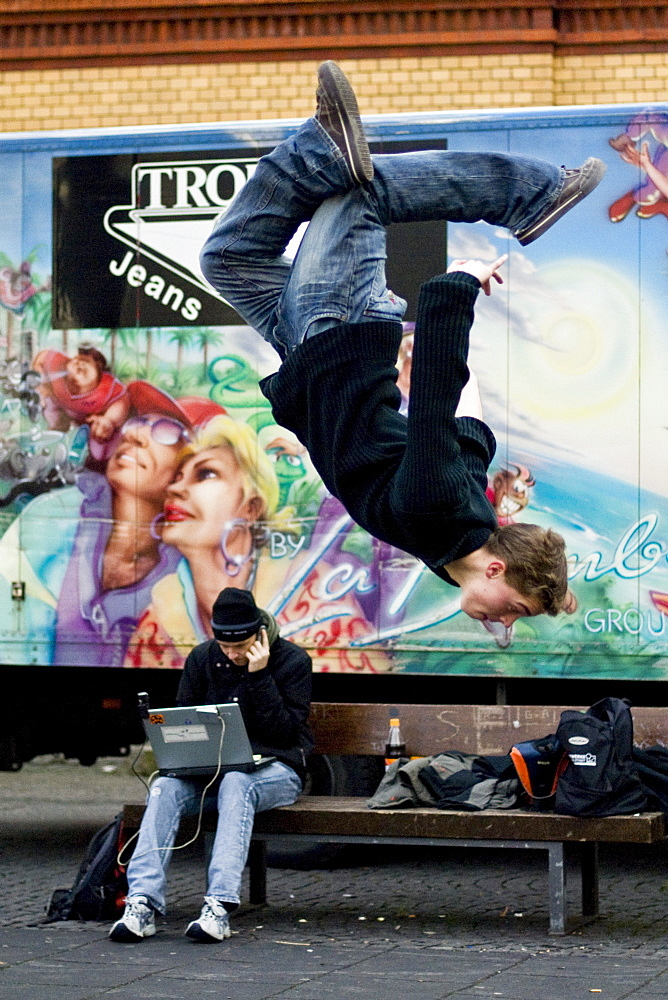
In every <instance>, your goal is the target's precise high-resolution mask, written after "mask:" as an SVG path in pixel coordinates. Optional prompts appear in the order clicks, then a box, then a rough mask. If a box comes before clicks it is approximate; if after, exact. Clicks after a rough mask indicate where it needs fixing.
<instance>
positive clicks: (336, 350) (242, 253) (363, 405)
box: [201, 62, 605, 628]
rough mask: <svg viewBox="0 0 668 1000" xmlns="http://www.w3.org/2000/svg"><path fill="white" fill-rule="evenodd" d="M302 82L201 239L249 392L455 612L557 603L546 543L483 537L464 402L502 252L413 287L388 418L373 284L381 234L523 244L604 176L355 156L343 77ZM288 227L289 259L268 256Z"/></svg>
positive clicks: (378, 293) (388, 335) (484, 441)
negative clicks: (270, 363)
mask: <svg viewBox="0 0 668 1000" xmlns="http://www.w3.org/2000/svg"><path fill="white" fill-rule="evenodd" d="M318 76H319V87H318V91H317V110H316V113H315V116H314V117H313V118H311V119H309V120H308V121H307V122H305V123H304V124H303V125H302V126H301V127H300V128H299V129H298V130H297V132H296V133H295V134H294V135H292V136H290V137H289V138H288V139H286V140H285V141H284V142H282V143H280V144H279V145H278V146H277V147H276V148H275V149H274V150H273V152H272V153H270V154H269V155H268V156H265V157H263V158H262V159H261V160H260V161H259V163H258V166H257V169H256V171H255V174H254V175H253V177H252V178H251V179H250V180H249V181H248V183H247V184H246V186H245V187H244V188H243V189H242V190H241V191H240V192H239V194H238V195H237V197H236V198H235V200H234V201H233V202H232V204H231V205H230V207H229V209H228V210H227V211H226V212H225V213H224V214H223V215H222V216H221V218H220V219H219V220H218V222H217V224H216V226H215V228H214V231H213V233H212V234H211V236H210V237H209V239H208V240H207V242H206V244H205V246H204V248H203V251H202V256H201V264H202V270H203V272H204V274H205V275H206V277H207V278H208V280H209V281H210V282H211V284H212V285H213V286H214V287H215V288H216V289H217V290H218V291H219V292H220V293H221V294H222V295H223V296H224V297H225V298H226V299H227V301H228V302H230V303H231V304H232V305H233V306H234V308H235V309H236V310H237V311H238V312H239V313H240V314H241V316H242V317H243V318H244V319H245V321H246V322H247V323H248V324H249V325H250V326H253V327H254V328H255V329H256V330H257V331H258V333H260V334H261V336H262V337H264V339H265V340H267V341H268V342H269V343H270V344H272V345H273V346H274V347H275V348H276V350H277V351H278V353H279V355H280V356H281V358H282V362H283V363H282V365H281V367H280V369H279V371H278V372H277V373H276V374H274V375H272V376H269V377H268V378H266V379H264V380H263V382H262V383H261V386H262V391H263V393H264V395H265V396H266V397H267V398H268V399H269V400H270V402H271V404H272V407H273V412H274V416H275V418H276V420H277V421H278V423H280V424H281V425H282V426H284V427H287V428H288V429H290V430H292V431H293V432H294V433H295V434H296V435H297V437H298V438H299V440H300V441H301V442H302V443H303V444H304V445H305V446H306V448H307V449H308V450H309V453H310V455H311V459H312V461H313V464H314V466H315V468H316V469H317V471H318V473H319V474H320V476H321V477H322V480H323V482H324V484H325V486H326V487H327V489H328V490H329V491H330V492H331V493H332V494H333V495H334V496H336V497H338V499H339V500H340V501H341V502H342V503H343V504H344V506H345V507H346V509H347V510H348V512H349V513H350V515H351V516H352V517H353V518H354V520H355V521H356V522H357V523H358V524H359V525H361V526H362V527H363V528H365V529H366V530H367V531H369V532H370V533H371V534H372V535H374V536H376V537H377V538H379V539H381V540H383V541H386V542H389V543H390V544H392V545H395V546H397V547H398V548H401V549H403V550H404V551H405V552H409V553H411V554H412V555H414V556H416V557H417V558H418V559H421V560H422V561H423V562H424V563H425V564H426V565H427V566H428V567H429V569H431V570H433V572H435V573H436V574H437V575H438V576H439V577H441V578H442V579H444V580H446V581H447V582H449V583H451V584H454V585H456V586H460V587H461V590H462V600H461V607H462V610H463V611H464V612H465V613H466V614H467V615H469V616H470V617H471V618H475V619H477V620H479V621H482V622H501V623H502V624H503V625H505V626H506V627H507V628H508V627H510V626H511V625H512V624H513V622H514V621H516V619H517V618H520V617H523V616H530V615H538V614H542V613H545V614H549V615H556V614H558V612H559V611H561V610H568V611H570V610H574V606H575V602H574V598H573V597H572V595H571V594H570V592H569V591H568V587H567V576H566V559H565V553H564V541H563V539H562V538H561V536H560V535H558V534H557V533H556V532H553V531H551V530H545V529H543V528H541V527H539V526H537V525H531V524H512V525H505V526H503V527H499V525H498V523H497V520H496V517H495V514H494V511H493V509H492V507H491V505H490V503H489V501H488V499H487V497H486V496H485V490H486V487H487V468H488V466H489V464H490V462H491V460H492V458H493V455H494V451H495V440H494V436H493V434H492V432H491V430H490V429H489V427H487V425H486V424H485V423H483V422H482V420H481V419H480V415H478V416H476V415H475V413H473V411H472V408H470V407H469V406H467V405H466V399H467V395H468V394H469V393H470V391H471V387H470V386H469V387H468V388H467V389H465V387H466V386H467V382H468V381H469V371H468V368H467V356H468V347H469V332H470V329H471V325H472V323H473V318H474V312H473V310H474V303H475V300H476V298H477V295H478V293H479V291H480V289H481V288H483V289H484V291H485V293H486V294H489V292H490V284H491V281H492V279H495V280H496V281H501V278H500V276H499V275H498V273H497V272H498V269H499V267H500V266H501V264H502V263H503V262H504V261H505V259H506V258H505V257H502V258H499V259H498V260H496V261H494V263H493V264H486V263H483V262H481V261H456V262H455V264H454V265H453V266H452V267H451V269H450V271H449V273H447V274H441V275H437V276H436V277H434V278H432V279H431V280H430V281H427V282H426V283H425V284H424V285H423V286H422V288H421V291H420V296H419V301H418V310H417V319H416V326H415V342H414V352H413V361H412V374H411V396H410V403H409V408H408V414H407V415H406V416H403V415H402V414H400V413H399V412H398V411H399V406H400V404H401V395H400V392H399V390H398V388H397V386H396V379H397V369H396V367H395V364H396V358H397V352H398V347H399V343H400V340H401V334H402V327H401V322H400V321H401V318H402V316H403V314H404V311H405V309H406V303H405V302H404V301H403V300H402V299H400V298H399V297H398V296H396V295H394V294H393V293H392V292H391V291H390V290H389V289H388V288H387V286H386V283H385V266H384V265H385V256H386V252H385V248H386V236H385V229H386V226H388V225H389V224H390V223H394V222H412V221H426V220H430V219H448V220H450V221H454V222H476V221H478V220H480V219H483V220H484V221H486V222H489V223H492V224H494V225H497V226H503V227H505V228H507V229H509V230H510V231H511V232H512V233H513V234H514V235H515V236H516V237H517V239H518V240H519V242H520V243H521V244H522V245H526V244H528V243H531V242H532V241H533V240H535V239H537V238H538V236H540V235H542V233H543V232H545V231H546V230H547V229H548V228H549V227H550V226H551V225H553V224H554V222H556V221H557V220H558V219H559V218H560V217H561V216H562V215H563V214H564V213H565V212H567V211H568V210H569V209H570V208H572V207H573V206H574V205H576V204H577V203H578V202H579V201H581V200H582V198H584V197H585V196H586V195H587V194H589V193H590V191H592V190H593V189H594V187H595V186H596V185H597V184H598V182H599V181H600V179H601V177H602V176H603V173H604V171H605V167H604V165H603V163H602V162H601V161H600V160H597V159H594V158H590V159H589V160H587V161H586V162H585V163H584V164H583V166H582V167H580V168H578V169H576V170H565V169H564V168H563V167H562V168H557V167H554V166H552V165H551V164H549V163H545V162H543V161H540V160H534V159H530V158H528V157H519V156H509V155H505V154H500V153H460V152H450V151H441V150H435V151H427V152H418V153H395V154H389V155H379V156H374V157H373V158H372V157H371V155H370V153H369V148H368V145H367V142H366V138H365V136H364V131H363V128H362V124H361V120H360V117H359V113H358V109H357V102H356V99H355V95H354V93H353V91H352V88H351V87H350V84H349V83H348V81H347V80H346V78H345V76H344V75H343V73H342V72H341V70H340V69H339V68H338V66H336V65H335V64H334V63H331V62H328V63H324V64H323V65H322V66H321V67H320V69H319V71H318ZM305 221H309V223H310V224H309V226H308V228H307V229H306V232H305V235H304V237H303V239H302V242H301V244H300V247H299V250H298V252H297V255H296V257H295V259H294V261H291V260H290V259H289V258H288V257H286V256H285V255H284V252H285V249H286V247H287V245H288V243H289V242H290V240H291V239H292V237H293V235H294V234H295V232H296V230H297V228H298V227H299V226H300V225H301V223H303V222H305ZM462 393H464V394H463V396H462ZM460 400H461V403H460ZM464 411H466V412H464ZM470 414H473V415H470Z"/></svg>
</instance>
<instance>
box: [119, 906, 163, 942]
mask: <svg viewBox="0 0 668 1000" xmlns="http://www.w3.org/2000/svg"><path fill="white" fill-rule="evenodd" d="M153 934H155V910H154V909H153V907H152V906H151V905H150V903H149V901H148V899H147V898H146V896H128V898H127V899H126V900H125V911H124V913H123V916H122V917H121V919H120V920H117V921H116V923H115V924H114V925H113V927H112V928H111V930H110V931H109V937H110V938H111V940H112V941H120V942H122V943H130V942H132V941H141V940H142V939H143V938H146V937H152V936H153Z"/></svg>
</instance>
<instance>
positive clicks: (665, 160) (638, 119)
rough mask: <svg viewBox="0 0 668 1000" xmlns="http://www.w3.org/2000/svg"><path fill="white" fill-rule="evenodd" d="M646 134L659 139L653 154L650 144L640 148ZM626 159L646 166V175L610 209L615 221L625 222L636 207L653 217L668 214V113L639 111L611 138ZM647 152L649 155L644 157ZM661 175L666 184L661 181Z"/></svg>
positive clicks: (644, 216) (642, 214) (640, 213)
mask: <svg viewBox="0 0 668 1000" xmlns="http://www.w3.org/2000/svg"><path fill="white" fill-rule="evenodd" d="M645 136H651V137H652V138H653V139H654V140H655V141H656V143H657V146H656V149H655V151H654V154H653V156H652V157H651V158H650V157H649V155H648V153H649V150H648V147H647V144H646V143H643V147H644V148H639V147H638V143H639V142H640V140H641V139H643V138H644V137H645ZM608 141H609V143H610V145H611V146H612V148H613V149H615V150H616V151H617V152H618V153H619V155H620V156H621V158H622V160H624V162H625V163H630V164H631V165H632V166H634V167H641V168H642V169H643V170H645V173H646V178H645V180H644V181H643V182H642V183H641V184H638V185H637V186H636V187H634V188H632V189H631V190H630V191H627V192H626V194H623V195H622V196H621V198H618V199H617V201H615V202H613V204H612V205H611V206H610V208H609V209H608V214H609V216H610V221H611V222H621V221H622V220H623V219H625V218H626V216H627V215H628V214H629V212H631V211H632V209H634V208H635V209H636V215H637V216H638V218H640V219H651V218H653V217H654V216H655V215H663V216H665V217H666V218H668V195H667V194H666V190H668V115H666V114H663V113H661V112H655V111H647V112H643V113H641V114H639V115H635V116H634V117H633V118H632V119H631V121H630V122H629V124H628V125H627V126H626V130H625V131H624V132H622V134H621V135H618V136H616V137H614V138H612V139H610V140H608ZM643 153H644V155H645V159H644V161H643ZM661 179H663V181H664V185H662V184H661ZM657 180H658V183H657Z"/></svg>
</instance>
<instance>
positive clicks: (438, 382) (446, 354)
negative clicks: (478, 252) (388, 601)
mask: <svg viewBox="0 0 668 1000" xmlns="http://www.w3.org/2000/svg"><path fill="white" fill-rule="evenodd" d="M479 290H480V282H479V281H478V279H477V278H475V277H473V276H472V275H469V274H466V273H464V272H455V273H453V274H447V275H438V276H437V277H435V278H432V279H431V280H430V281H428V282H426V283H425V284H424V285H423V286H422V288H421V290H420V298H419V302H418V313H417V319H416V324H415V341H414V347H413V361H412V369H411V392H410V401H409V407H408V414H407V416H403V415H402V414H400V413H399V412H398V410H399V406H400V400H401V396H400V393H399V390H398V389H397V386H396V380H397V369H396V358H397V353H398V349H399V344H400V340H401V333H402V328H401V324H399V323H394V322H390V321H383V322H380V321H379V322H370V323H359V324H342V325H340V326H337V327H334V328H333V329H332V330H328V331H326V332H325V333H321V334H318V335H317V336H315V337H312V338H310V339H309V340H306V341H305V342H304V343H303V344H301V345H300V346H299V347H298V348H296V350H294V351H293V352H292V353H290V354H289V355H288V357H287V358H286V360H285V361H284V362H283V364H282V365H281V368H280V369H279V371H278V372H277V373H276V374H275V375H271V376H269V377H268V378H266V379H263V381H262V382H261V387H262V391H263V393H264V395H265V396H266V397H267V398H268V399H269V401H270V402H271V404H272V408H273V412H274V416H275V417H276V420H277V421H278V422H279V423H280V424H282V425H283V426H284V427H287V428H288V429H289V430H292V431H293V432H294V433H295V434H296V435H297V437H298V438H299V440H300V441H301V442H302V443H303V444H304V445H305V446H306V448H307V449H308V451H309V454H310V456H311V460H312V461H313V464H314V465H315V467H316V469H317V470H318V472H319V474H320V476H321V477H322V479H323V482H324V483H325V485H326V487H327V489H328V490H329V491H330V492H331V493H333V494H334V496H336V497H338V499H339V500H340V501H341V502H342V503H343V504H344V506H345V507H346V509H347V510H348V512H349V513H350V515H351V517H353V518H354V520H355V521H357V523H358V524H360V525H361V526H362V527H363V528H365V529H366V530H367V531H369V532H370V533H371V534H372V535H375V536H376V537H377V538H379V539H381V540H382V541H386V542H389V543H390V544H392V545H396V546H397V547H398V548H401V549H403V550H404V551H405V552H409V553H411V554H412V555H415V556H417V557H418V558H419V559H421V560H423V562H425V563H426V564H427V566H428V567H429V568H430V569H432V570H433V571H434V572H435V573H437V575H438V576H440V577H442V578H443V579H445V580H447V581H448V582H449V583H453V582H454V581H453V580H452V579H451V578H450V577H449V575H448V573H447V571H446V570H445V569H444V568H443V567H444V566H446V565H447V564H448V563H450V562H452V561H454V560H455V559H460V558H462V557H463V556H466V555H468V554H470V553H471V552H473V551H475V550H476V549H478V548H480V547H481V546H482V545H484V544H485V542H486V541H487V540H488V538H489V536H490V534H491V532H492V531H493V530H494V528H495V527H496V526H497V520H496V516H495V514H494V510H493V508H492V506H491V504H490V503H489V500H488V499H487V497H486V495H485V490H486V488H487V468H488V466H489V464H490V462H491V460H492V458H493V456H494V452H495V449H496V442H495V440H494V435H493V434H492V432H491V430H490V429H489V427H487V425H486V424H484V423H483V422H482V421H480V420H477V419H476V418H474V417H461V418H456V417H455V411H456V409H457V405H458V403H459V397H460V395H461V391H462V388H463V387H464V385H465V384H466V382H467V381H468V377H469V372H468V367H467V356H468V348H469V332H470V329H471V325H472V323H473V307H474V303H475V300H476V297H477V294H478V291H479Z"/></svg>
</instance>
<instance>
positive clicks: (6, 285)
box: [0, 254, 51, 316]
mask: <svg viewBox="0 0 668 1000" xmlns="http://www.w3.org/2000/svg"><path fill="white" fill-rule="evenodd" d="M0 263H2V264H3V266H2V267H0V305H2V306H4V307H5V309H9V310H10V312H13V313H16V314H17V315H19V316H20V314H21V313H22V312H23V310H24V309H25V307H26V303H27V302H28V301H29V300H30V299H31V298H32V297H33V295H37V294H38V292H44V291H48V290H49V289H50V287H51V285H50V283H49V282H46V283H45V284H44V285H41V286H40V287H39V288H37V287H36V285H35V284H34V282H33V280H32V274H31V262H30V260H24V261H23V263H22V264H21V266H20V267H19V268H18V269H17V268H15V267H13V266H12V265H11V264H10V263H8V262H7V257H6V255H5V254H2V255H0Z"/></svg>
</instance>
